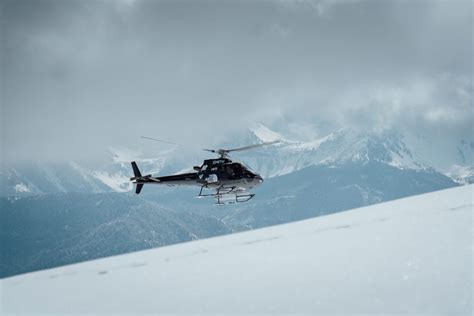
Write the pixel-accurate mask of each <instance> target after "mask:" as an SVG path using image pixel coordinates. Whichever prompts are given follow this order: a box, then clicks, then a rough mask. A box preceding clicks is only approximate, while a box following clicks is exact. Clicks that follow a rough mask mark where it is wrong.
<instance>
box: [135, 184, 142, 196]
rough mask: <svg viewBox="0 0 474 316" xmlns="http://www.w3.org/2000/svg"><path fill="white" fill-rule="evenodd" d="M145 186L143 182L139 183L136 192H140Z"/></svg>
mask: <svg viewBox="0 0 474 316" xmlns="http://www.w3.org/2000/svg"><path fill="white" fill-rule="evenodd" d="M142 188H143V183H137V188H136V189H135V193H136V194H140V191H141V190H142Z"/></svg>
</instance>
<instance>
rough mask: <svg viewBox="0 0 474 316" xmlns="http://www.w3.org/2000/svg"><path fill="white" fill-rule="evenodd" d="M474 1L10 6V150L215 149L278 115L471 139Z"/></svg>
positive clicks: (6, 41)
mask: <svg viewBox="0 0 474 316" xmlns="http://www.w3.org/2000/svg"><path fill="white" fill-rule="evenodd" d="M471 6H472V4H471V2H470V1H451V2H449V3H448V2H445V1H416V2H409V3H408V2H406V1H384V2H378V1H377V2H376V1H326V0H324V1H293V2H289V1H284V2H256V3H255V2H254V3H251V2H241V1H228V2H206V1H202V2H201V1H192V2H191V1H189V2H182V1H179V2H173V1H122V2H111V1H72V2H70V1H66V2H59V1H41V2H37V1H27V0H20V1H10V2H6V4H5V5H4V6H3V9H2V23H3V26H4V28H3V29H4V32H3V35H2V36H3V39H2V43H3V45H2V48H1V50H2V60H1V62H2V69H3V71H2V78H1V79H2V84H3V87H2V90H3V91H4V93H3V100H2V101H3V102H2V107H3V108H2V112H3V113H2V134H3V136H2V137H3V141H2V145H3V147H5V148H7V150H5V152H7V153H6V154H5V157H6V158H7V159H9V160H28V159H32V154H31V153H32V152H34V153H35V155H34V159H46V160H53V159H71V158H76V159H84V160H87V159H93V158H96V157H97V156H100V155H102V154H103V153H106V151H107V150H106V148H108V147H110V146H128V145H133V144H136V143H137V140H138V138H139V136H140V135H151V136H155V137H159V138H166V139H170V140H172V141H175V142H179V143H184V144H186V145H196V143H201V144H204V145H206V146H212V145H213V144H215V143H218V142H220V141H222V140H223V139H225V138H226V137H227V136H228V135H229V134H231V133H233V132H236V131H239V130H242V129H244V128H245V127H246V126H248V125H249V124H250V123H251V122H254V121H264V122H268V123H270V124H278V122H281V121H282V118H289V120H290V121H291V124H293V125H295V124H296V125H298V124H299V125H301V126H311V125H318V126H319V127H320V128H322V127H324V128H327V129H330V128H333V127H335V126H338V125H343V124H349V125H359V126H367V125H368V126H374V127H377V128H378V127H383V126H387V125H399V126H403V127H404V128H405V127H406V128H413V129H417V128H418V129H421V128H430V127H432V126H440V127H441V126H442V127H446V130H455V129H457V130H458V132H456V134H459V133H461V132H464V133H465V132H466V131H467V129H468V126H469V124H470V123H471V122H472V99H473V98H472V79H470V78H472V55H473V51H472V10H471ZM448 127H449V128H448ZM299 130H300V131H302V130H308V128H300V129H299ZM453 135H454V134H453Z"/></svg>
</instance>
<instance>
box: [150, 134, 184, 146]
mask: <svg viewBox="0 0 474 316" xmlns="http://www.w3.org/2000/svg"><path fill="white" fill-rule="evenodd" d="M141 138H143V139H148V140H153V141H155V142H160V143H165V144H171V145H177V146H182V145H181V144H177V143H173V142H168V141H166V140H161V139H158V138H153V137H148V136H141Z"/></svg>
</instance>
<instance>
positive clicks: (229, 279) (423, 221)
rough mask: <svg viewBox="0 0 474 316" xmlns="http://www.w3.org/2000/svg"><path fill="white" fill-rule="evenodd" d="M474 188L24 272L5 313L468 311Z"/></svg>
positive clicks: (9, 283) (8, 286) (6, 285)
mask: <svg viewBox="0 0 474 316" xmlns="http://www.w3.org/2000/svg"><path fill="white" fill-rule="evenodd" d="M473 193H474V186H473V185H470V186H463V187H458V188H454V189H448V190H444V191H438V192H434V193H429V194H424V195H420V196H415V197H409V198H404V199H400V200H396V201H391V202H387V203H382V204H377V205H372V206H369V207H364V208H359V209H354V210H351V211H347V212H343V213H339V214H334V215H330V216H325V217H319V218H315V219H310V220H305V221H301V222H296V223H290V224H285V225H280V226H274V227H270V228H264V229H259V230H254V231H250V232H244V233H238V234H233V235H227V236H223V237H216V238H211V239H206V240H199V241H194V242H188V243H183V244H179V245H174V246H169V247H163V248H158V249H153V250H147V251H142V252H136V253H133V254H127V255H121V256H116V257H111V258H106V259H101V260H95V261H90V262H86V263H81V264H75V265H70V266H65V267H60V268H56V269H51V270H45V271H41V272H35V273H29V274H25V275H20V276H15V277H11V278H7V279H3V280H1V281H0V282H1V283H0V285H1V287H0V289H1V293H0V294H1V298H2V301H1V306H2V307H1V308H2V314H3V315H9V314H17V313H24V314H58V315H66V314H79V313H92V314H110V315H114V314H133V315H141V314H155V315H156V314H167V313H172V314H178V313H184V314H191V313H197V314H224V313H234V314H243V313H258V314H263V313H270V314H273V313H276V312H279V313H297V314H312V315H315V314H345V315H347V314H369V313H376V314H410V315H420V314H426V315H428V314H429V315H433V314H437V315H439V314H450V315H454V314H461V315H471V314H472V311H473V305H472V304H473V296H472V295H473V292H472V291H473V280H472V274H473V266H472V253H473V248H472V245H473V244H472V215H473Z"/></svg>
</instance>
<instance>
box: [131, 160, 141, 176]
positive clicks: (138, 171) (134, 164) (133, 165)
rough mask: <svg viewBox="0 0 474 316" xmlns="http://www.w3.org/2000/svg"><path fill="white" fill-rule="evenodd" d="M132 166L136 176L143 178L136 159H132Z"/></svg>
mask: <svg viewBox="0 0 474 316" xmlns="http://www.w3.org/2000/svg"><path fill="white" fill-rule="evenodd" d="M132 168H133V173H134V174H135V178H141V177H142V174H141V172H140V169H138V166H137V163H136V162H135V161H132Z"/></svg>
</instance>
